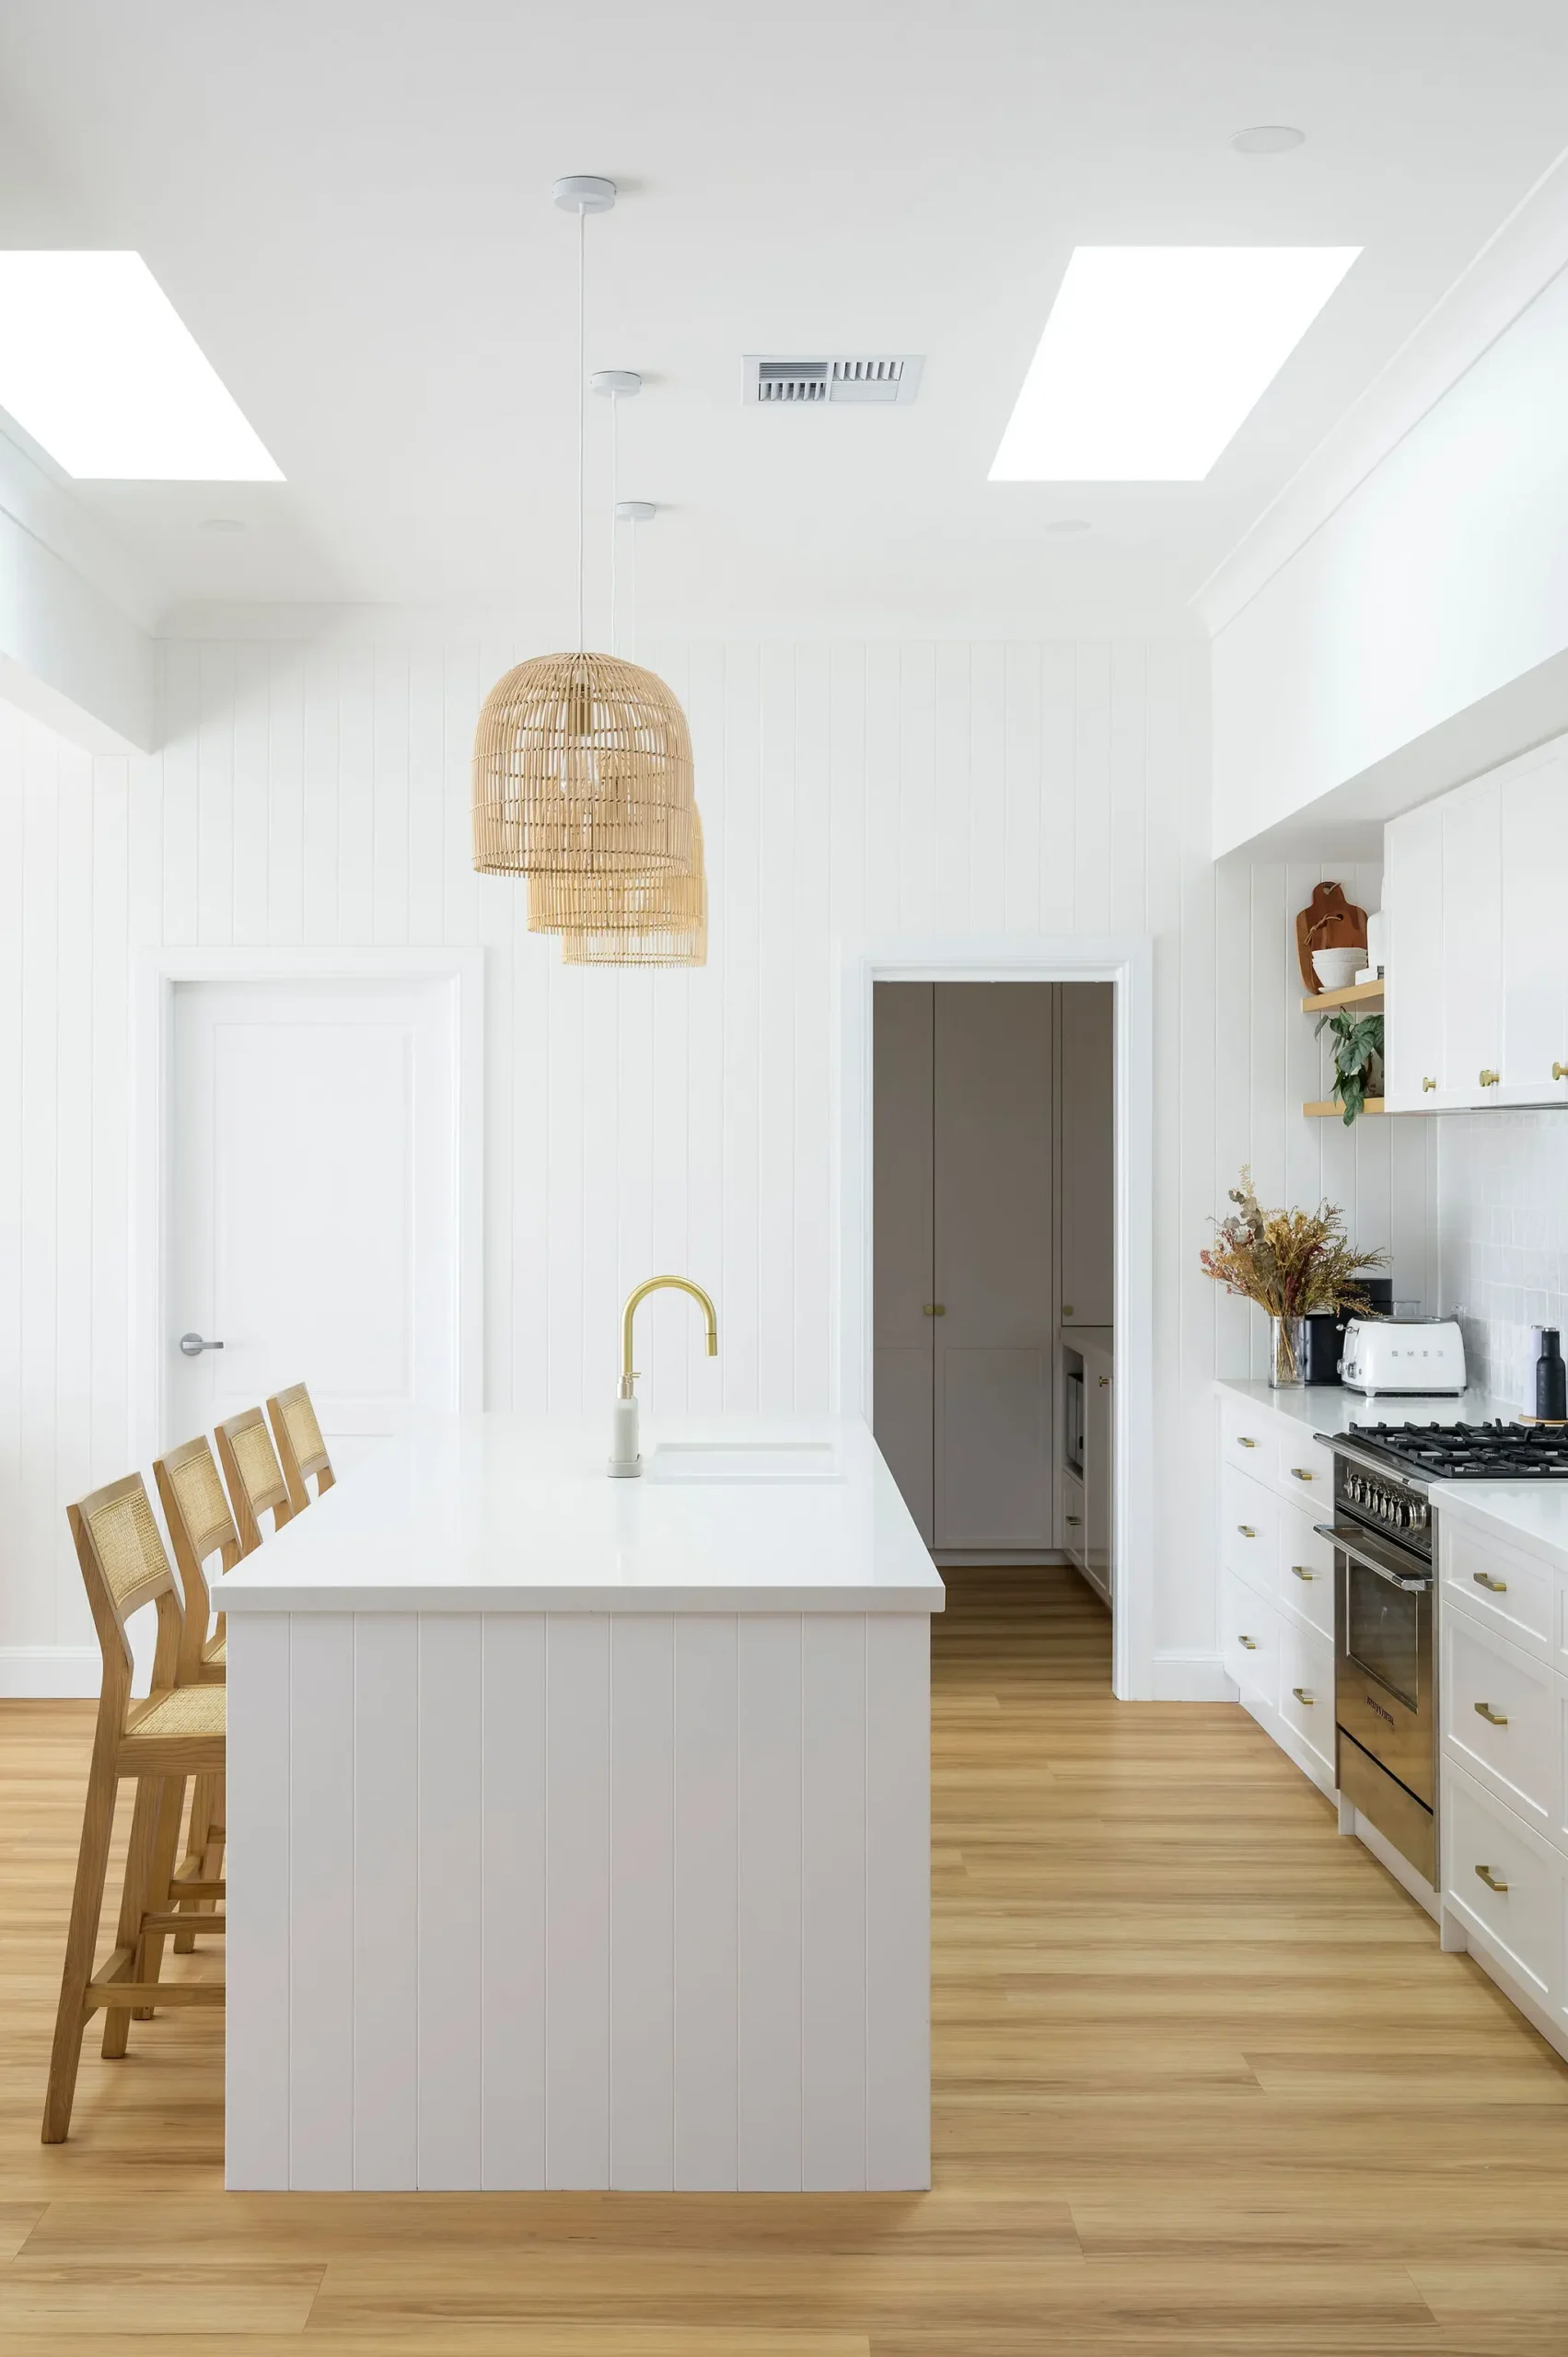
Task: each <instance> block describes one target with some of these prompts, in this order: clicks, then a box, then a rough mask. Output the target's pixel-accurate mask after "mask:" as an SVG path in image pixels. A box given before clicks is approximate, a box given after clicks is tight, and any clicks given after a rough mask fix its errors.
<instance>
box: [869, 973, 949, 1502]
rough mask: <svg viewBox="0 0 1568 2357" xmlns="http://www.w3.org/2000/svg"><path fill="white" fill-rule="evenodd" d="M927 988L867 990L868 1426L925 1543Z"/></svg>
mask: <svg viewBox="0 0 1568 2357" xmlns="http://www.w3.org/2000/svg"><path fill="white" fill-rule="evenodd" d="M871 1004H872V1169H871V1187H872V1202H871V1219H872V1306H873V1326H872V1350H873V1359H872V1402H873V1406H872V1424H873V1428H874V1430H875V1432H876V1435H877V1446H878V1448H880V1450H881V1452H882V1454H883V1456H884V1457H886V1458H887V1460H888V1464H889V1468H890V1469H891V1472H892V1476H893V1479H894V1480H895V1481H897V1483H898V1485H899V1488H900V1491H901V1492H902V1493H903V1500H904V1504H906V1505H907V1506H908V1508H909V1510H910V1513H911V1514H912V1515H913V1517H914V1523H915V1527H916V1529H917V1530H918V1531H919V1532H920V1535H921V1537H922V1538H923V1539H924V1541H925V1543H926V1545H927V1546H928V1547H929V1546H931V1545H932V1544H933V1540H934V1530H935V1524H934V1519H933V1490H934V1480H933V1455H932V1451H933V1428H932V1390H931V1386H932V1365H933V1356H934V1349H935V1345H934V1341H933V1336H934V1334H935V1329H936V1328H937V1326H938V1325H940V1323H941V1320H940V1319H939V1318H932V1317H928V1316H927V1315H926V1309H927V1305H928V1304H931V1303H933V1302H934V1300H935V1295H934V1294H933V1290H932V1288H933V1284H934V1283H935V1234H934V1226H933V1222H934V1218H935V1203H934V1195H933V1186H932V1155H933V1142H934V1133H935V1105H934V1098H933V1087H934V1078H935V1074H934V1067H933V1052H932V1051H933V1042H932V1025H933V1021H934V1019H935V987H934V985H933V984H932V983H930V982H877V983H875V984H874V985H873V987H872V1001H871Z"/></svg>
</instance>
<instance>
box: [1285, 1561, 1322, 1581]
mask: <svg viewBox="0 0 1568 2357" xmlns="http://www.w3.org/2000/svg"><path fill="white" fill-rule="evenodd" d="M1291 1570H1292V1571H1293V1572H1294V1573H1295V1576H1296V1578H1297V1579H1298V1580H1315V1579H1316V1578H1317V1576H1318V1574H1317V1573H1316V1572H1309V1571H1308V1570H1307V1566H1306V1564H1305V1563H1293V1564H1292V1565H1291Z"/></svg>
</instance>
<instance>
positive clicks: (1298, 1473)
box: [1291, 1465, 1318, 1481]
mask: <svg viewBox="0 0 1568 2357" xmlns="http://www.w3.org/2000/svg"><path fill="white" fill-rule="evenodd" d="M1291 1474H1292V1476H1293V1478H1294V1479H1295V1480H1297V1481H1315V1480H1317V1479H1318V1476H1317V1475H1316V1473H1309V1472H1308V1471H1307V1468H1306V1466H1305V1465H1293V1466H1292V1467H1291Z"/></svg>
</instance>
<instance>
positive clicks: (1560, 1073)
mask: <svg viewBox="0 0 1568 2357" xmlns="http://www.w3.org/2000/svg"><path fill="white" fill-rule="evenodd" d="M1551 1077H1552V1079H1553V1080H1568V1064H1553V1065H1552V1067H1551Z"/></svg>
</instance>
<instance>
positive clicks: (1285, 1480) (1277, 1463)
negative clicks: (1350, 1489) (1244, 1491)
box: [1274, 1426, 1334, 1522]
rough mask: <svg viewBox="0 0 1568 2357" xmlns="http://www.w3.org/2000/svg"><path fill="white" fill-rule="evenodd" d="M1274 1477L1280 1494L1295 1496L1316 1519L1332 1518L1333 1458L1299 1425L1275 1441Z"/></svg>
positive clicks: (1330, 1520)
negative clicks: (1295, 1429) (1297, 1429)
mask: <svg viewBox="0 0 1568 2357" xmlns="http://www.w3.org/2000/svg"><path fill="white" fill-rule="evenodd" d="M1274 1478H1275V1480H1276V1481H1277V1482H1278V1484H1279V1492H1280V1495H1281V1497H1282V1498H1290V1499H1293V1500H1298V1501H1299V1502H1300V1504H1303V1505H1304V1506H1307V1507H1308V1508H1309V1509H1310V1510H1311V1511H1312V1512H1313V1513H1314V1514H1315V1515H1317V1517H1318V1521H1319V1522H1332V1520H1333V1519H1334V1460H1333V1458H1332V1457H1330V1454H1329V1451H1328V1450H1327V1449H1326V1448H1324V1447H1322V1446H1319V1444H1318V1442H1317V1441H1315V1440H1314V1439H1313V1438H1312V1436H1311V1434H1309V1433H1308V1432H1307V1429H1306V1427H1305V1426H1302V1427H1301V1429H1300V1430H1299V1431H1296V1432H1294V1433H1293V1432H1282V1433H1281V1434H1280V1436H1279V1438H1278V1440H1277V1441H1276V1442H1275V1444H1274Z"/></svg>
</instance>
